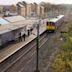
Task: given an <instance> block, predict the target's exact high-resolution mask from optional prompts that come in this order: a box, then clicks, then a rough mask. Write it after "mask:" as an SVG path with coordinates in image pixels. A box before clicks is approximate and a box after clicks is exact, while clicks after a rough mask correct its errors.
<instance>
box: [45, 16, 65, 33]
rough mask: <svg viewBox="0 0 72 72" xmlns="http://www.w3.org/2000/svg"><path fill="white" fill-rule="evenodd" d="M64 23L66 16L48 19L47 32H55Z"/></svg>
mask: <svg viewBox="0 0 72 72" xmlns="http://www.w3.org/2000/svg"><path fill="white" fill-rule="evenodd" d="M63 21H64V15H59V16H57V17H56V18H51V19H48V20H47V22H46V29H47V32H54V31H55V30H56V29H57V28H58V27H59V26H60V25H61V24H62V22H63Z"/></svg>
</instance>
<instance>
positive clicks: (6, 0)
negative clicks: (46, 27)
mask: <svg viewBox="0 0 72 72" xmlns="http://www.w3.org/2000/svg"><path fill="white" fill-rule="evenodd" d="M19 1H26V2H29V3H31V2H37V3H40V2H41V1H44V2H50V3H54V4H61V3H62V4H63V3H64V4H72V0H0V5H2V4H16V3H17V2H19Z"/></svg>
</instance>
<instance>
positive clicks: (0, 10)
mask: <svg viewBox="0 0 72 72" xmlns="http://www.w3.org/2000/svg"><path fill="white" fill-rule="evenodd" d="M2 12H3V6H1V5H0V13H2Z"/></svg>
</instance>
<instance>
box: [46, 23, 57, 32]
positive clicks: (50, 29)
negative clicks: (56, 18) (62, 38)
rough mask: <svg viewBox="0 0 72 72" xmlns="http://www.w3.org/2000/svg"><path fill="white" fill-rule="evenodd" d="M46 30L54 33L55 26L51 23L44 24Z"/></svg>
mask: <svg viewBox="0 0 72 72" xmlns="http://www.w3.org/2000/svg"><path fill="white" fill-rule="evenodd" d="M46 29H47V31H48V32H54V31H55V29H56V27H55V24H54V23H52V22H47V23H46Z"/></svg>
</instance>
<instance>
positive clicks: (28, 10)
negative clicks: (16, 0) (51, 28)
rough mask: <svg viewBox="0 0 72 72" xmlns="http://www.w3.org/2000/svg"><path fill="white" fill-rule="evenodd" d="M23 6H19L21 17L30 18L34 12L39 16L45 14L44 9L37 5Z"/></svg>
mask: <svg viewBox="0 0 72 72" xmlns="http://www.w3.org/2000/svg"><path fill="white" fill-rule="evenodd" d="M21 5H22V7H21V6H18V13H19V14H20V15H23V16H29V15H31V14H32V13H33V12H34V13H36V14H37V15H40V14H44V7H43V6H40V5H38V4H36V3H33V4H32V3H30V4H26V5H24V4H23V3H22V4H21Z"/></svg>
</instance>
